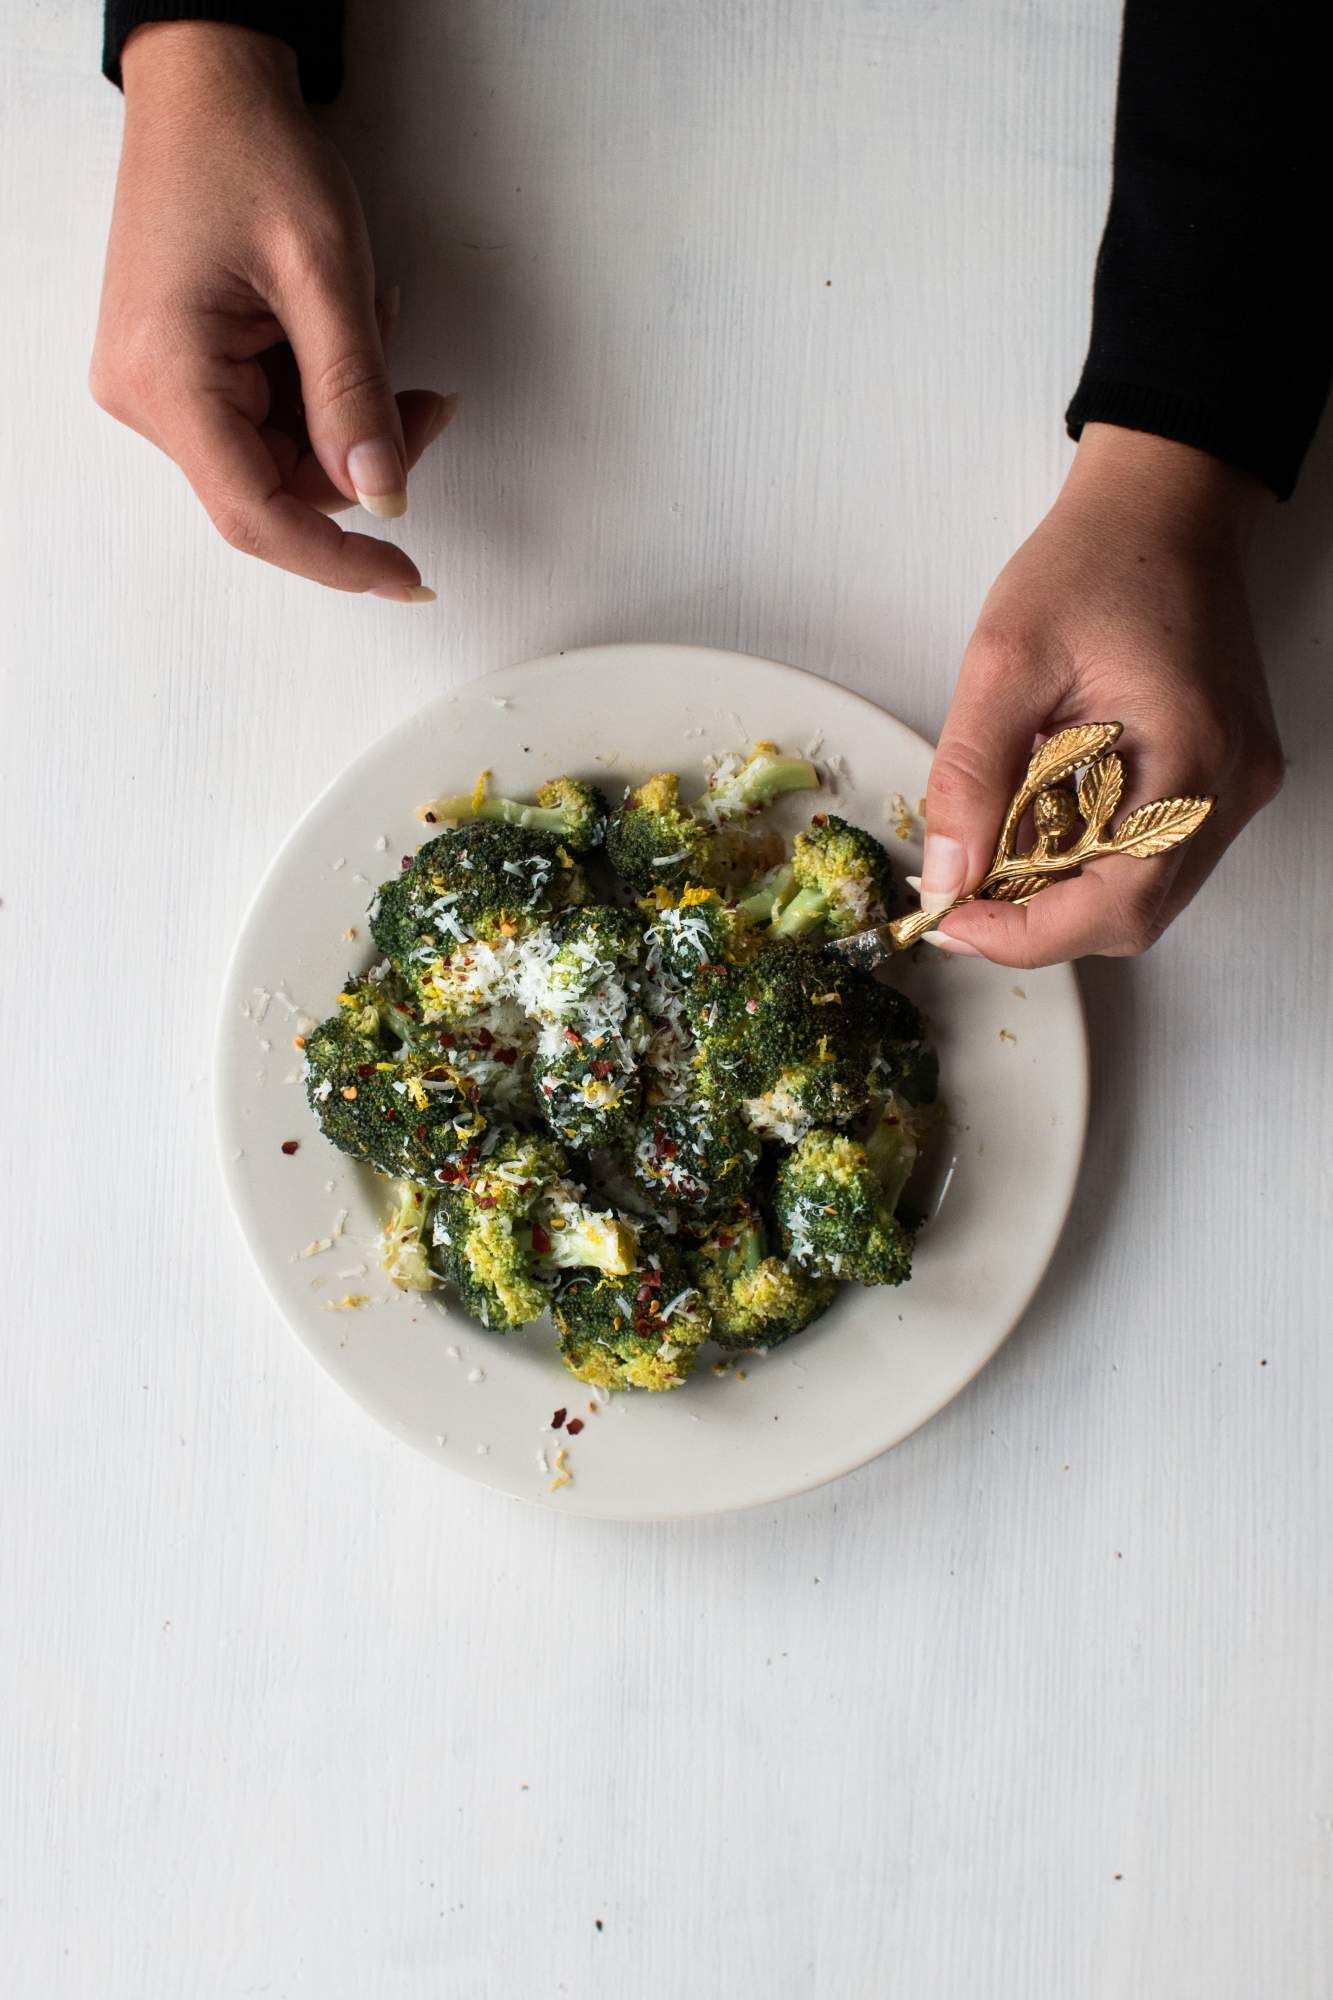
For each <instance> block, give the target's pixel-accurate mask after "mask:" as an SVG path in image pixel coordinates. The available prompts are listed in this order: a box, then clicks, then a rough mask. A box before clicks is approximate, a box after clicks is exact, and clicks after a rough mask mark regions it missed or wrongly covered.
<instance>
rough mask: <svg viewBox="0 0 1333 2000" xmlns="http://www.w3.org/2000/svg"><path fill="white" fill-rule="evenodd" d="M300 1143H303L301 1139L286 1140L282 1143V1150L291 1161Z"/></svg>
mask: <svg viewBox="0 0 1333 2000" xmlns="http://www.w3.org/2000/svg"><path fill="white" fill-rule="evenodd" d="M300 1143H301V1141H300V1140H299V1139H284V1140H283V1142H282V1150H283V1152H284V1153H285V1154H286V1155H287V1157H288V1159H290V1158H291V1156H292V1154H293V1153H294V1152H295V1151H296V1150H297V1148H298V1147H299V1145H300Z"/></svg>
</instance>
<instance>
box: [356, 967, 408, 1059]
mask: <svg viewBox="0 0 1333 2000" xmlns="http://www.w3.org/2000/svg"><path fill="white" fill-rule="evenodd" d="M338 1005H339V1007H341V1008H342V1009H343V1019H344V1021H345V1022H346V1024H347V1026H348V1028H350V1029H351V1030H352V1031H353V1033H355V1034H358V1035H363V1036H364V1037H365V1038H366V1039H367V1040H368V1041H378V1042H381V1043H383V1044H384V1046H385V1047H386V1048H388V1047H393V1046H395V1045H396V1044H399V1043H403V1042H410V1041H411V1040H412V1039H413V1036H414V1035H415V1034H416V1030H417V1024H418V1017H419V1012H420V1010H419V1009H418V1007H417V1005H416V1003H415V1001H414V1000H413V998H412V995H411V993H410V992H409V991H408V987H407V983H406V981H405V980H404V979H403V978H402V977H401V975H400V974H399V973H398V972H397V971H396V970H395V969H394V967H393V966H392V965H391V964H390V962H389V960H388V959H387V958H386V959H384V960H383V961H382V962H381V963H380V964H379V965H372V967H371V968H370V971H369V972H363V973H359V974H357V975H355V976H354V977H352V978H349V979H348V980H346V981H345V982H344V985H343V990H342V992H341V993H340V994H339V995H338Z"/></svg>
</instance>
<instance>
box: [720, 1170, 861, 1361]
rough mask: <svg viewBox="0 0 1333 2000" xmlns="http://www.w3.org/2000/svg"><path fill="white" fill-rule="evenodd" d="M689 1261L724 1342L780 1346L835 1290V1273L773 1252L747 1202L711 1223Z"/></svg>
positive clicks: (813, 1316)
mask: <svg viewBox="0 0 1333 2000" xmlns="http://www.w3.org/2000/svg"><path fill="white" fill-rule="evenodd" d="M689 1265H690V1269H691V1271H692V1272H693V1273H694V1280H695V1283H696V1284H697V1285H698V1287H699V1290H700V1293H701V1294H702V1296H703V1300H704V1304H705V1305H706V1306H707V1308H708V1312H709V1315H710V1317H711V1319H712V1323H713V1338H714V1340H715V1341H717V1342H718V1344H719V1346H722V1347H778V1346H780V1345H781V1344H782V1342H783V1341H784V1340H790V1339H791V1337H792V1335H793V1334H794V1333H800V1331H801V1330H802V1328H803V1327H807V1326H809V1325H810V1323H811V1321H812V1320H815V1319H818V1317H819V1315H820V1314H821V1313H822V1312H824V1311H825V1310H826V1308H827V1307H828V1306H829V1304H830V1303H831V1302H832V1300H833V1297H834V1295H835V1293H836V1292H837V1289H838V1284H837V1280H836V1279H835V1278H831V1277H828V1276H826V1275H825V1274H823V1273H821V1272H817V1271H809V1270H806V1269H805V1268H804V1267H803V1266H802V1265H800V1264H794V1263H788V1262H785V1261H784V1260H783V1259H782V1258H781V1257H777V1256H774V1255H773V1253H772V1251H771V1250H770V1248H769V1244H768V1240H767V1237H766V1235H765V1231H764V1225H763V1221H762V1219H761V1218H760V1215H759V1212H758V1210H757V1209H756V1208H755V1207H754V1205H753V1203H751V1202H748V1201H742V1202H738V1203H737V1204H736V1206H735V1207H734V1208H732V1209H730V1210H728V1212H727V1213H726V1214H725V1215H724V1216H722V1217H720V1218H719V1220H718V1221H717V1222H715V1223H714V1224H713V1226H712V1228H711V1229H710V1230H709V1232H708V1234H707V1235H706V1236H705V1237H704V1238H703V1240H702V1241H701V1242H700V1243H698V1244H697V1245H696V1246H695V1248H694V1249H693V1251H692V1252H691V1253H690V1256H689Z"/></svg>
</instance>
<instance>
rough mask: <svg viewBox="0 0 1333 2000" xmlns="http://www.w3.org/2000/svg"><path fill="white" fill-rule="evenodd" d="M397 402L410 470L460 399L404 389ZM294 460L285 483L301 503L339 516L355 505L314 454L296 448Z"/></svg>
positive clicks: (445, 422)
mask: <svg viewBox="0 0 1333 2000" xmlns="http://www.w3.org/2000/svg"><path fill="white" fill-rule="evenodd" d="M397 402H398V412H399V416H400V418H401V420H402V425H403V448H404V453H405V456H406V458H407V465H408V470H409V471H410V470H411V468H412V467H413V466H414V465H415V464H416V462H417V460H418V459H419V458H420V457H421V455H422V453H423V452H424V451H426V450H428V449H429V447H430V446H431V445H432V444H434V442H435V440H436V438H437V437H438V436H439V435H440V432H441V431H442V430H444V429H445V427H446V425H448V424H449V423H450V422H451V421H452V420H453V415H454V412H455V410H457V408H458V398H457V396H437V395H436V394H435V391H434V390H433V389H402V390H400V391H399V394H398V397H397ZM289 442H290V440H289ZM292 458H293V465H292V469H291V470H290V471H284V473H283V484H284V485H285V486H286V488H287V491H288V492H289V493H294V494H295V495H296V497H297V499H298V500H304V501H306V502H307V503H308V504H309V505H310V506H311V507H318V508H319V511H320V513H321V514H338V513H341V512H342V510H343V508H345V507H351V506H353V505H355V502H354V501H351V500H349V499H347V497H346V496H345V495H344V494H342V493H340V492H339V491H338V489H337V487H336V486H335V485H334V484H333V481H332V480H331V479H330V478H329V476H328V474H327V472H325V470H324V468H323V466H322V465H321V464H320V462H319V460H318V459H317V458H316V457H315V455H314V453H313V452H305V453H301V452H299V451H298V450H297V448H296V447H295V446H294V445H293V446H292Z"/></svg>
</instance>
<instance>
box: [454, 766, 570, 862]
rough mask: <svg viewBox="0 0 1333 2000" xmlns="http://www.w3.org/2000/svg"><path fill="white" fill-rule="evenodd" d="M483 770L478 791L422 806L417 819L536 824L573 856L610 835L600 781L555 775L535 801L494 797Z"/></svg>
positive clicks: (523, 825)
mask: <svg viewBox="0 0 1333 2000" xmlns="http://www.w3.org/2000/svg"><path fill="white" fill-rule="evenodd" d="M490 775H491V774H490V772H489V771H483V772H482V774H481V778H480V780H479V782H478V784H477V787H476V790H475V791H473V792H470V793H464V794H462V795H461V796H460V797H457V798H447V799H432V800H431V802H430V804H429V805H425V806H418V808H417V818H418V819H424V820H425V822H426V824H427V825H428V826H434V825H435V824H436V823H437V822H444V821H459V820H472V819H491V820H501V821H503V822H504V823H505V825H507V826H522V827H531V828H534V829H535V830H536V831H537V832H538V833H548V834H552V835H553V836H554V837H555V838H556V839H557V840H559V841H562V842H563V843H564V845H565V846H566V847H567V848H568V849H569V851H570V853H571V854H588V853H590V852H591V851H592V849H593V848H595V847H600V846H601V844H602V841H603V839H604V838H605V835H606V812H607V808H606V800H605V799H604V798H603V796H602V794H601V793H600V792H599V791H598V789H597V787H596V786H595V785H589V784H585V782H584V781H583V779H582V778H549V779H548V780H547V782H546V783H545V784H544V785H541V786H539V788H538V791H537V799H536V803H535V804H534V805H529V804H526V803H525V802H524V801H522V800H519V799H501V798H493V797H491V795H490V794H489V793H488V792H487V790H486V780H487V779H488V778H489V777H490Z"/></svg>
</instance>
